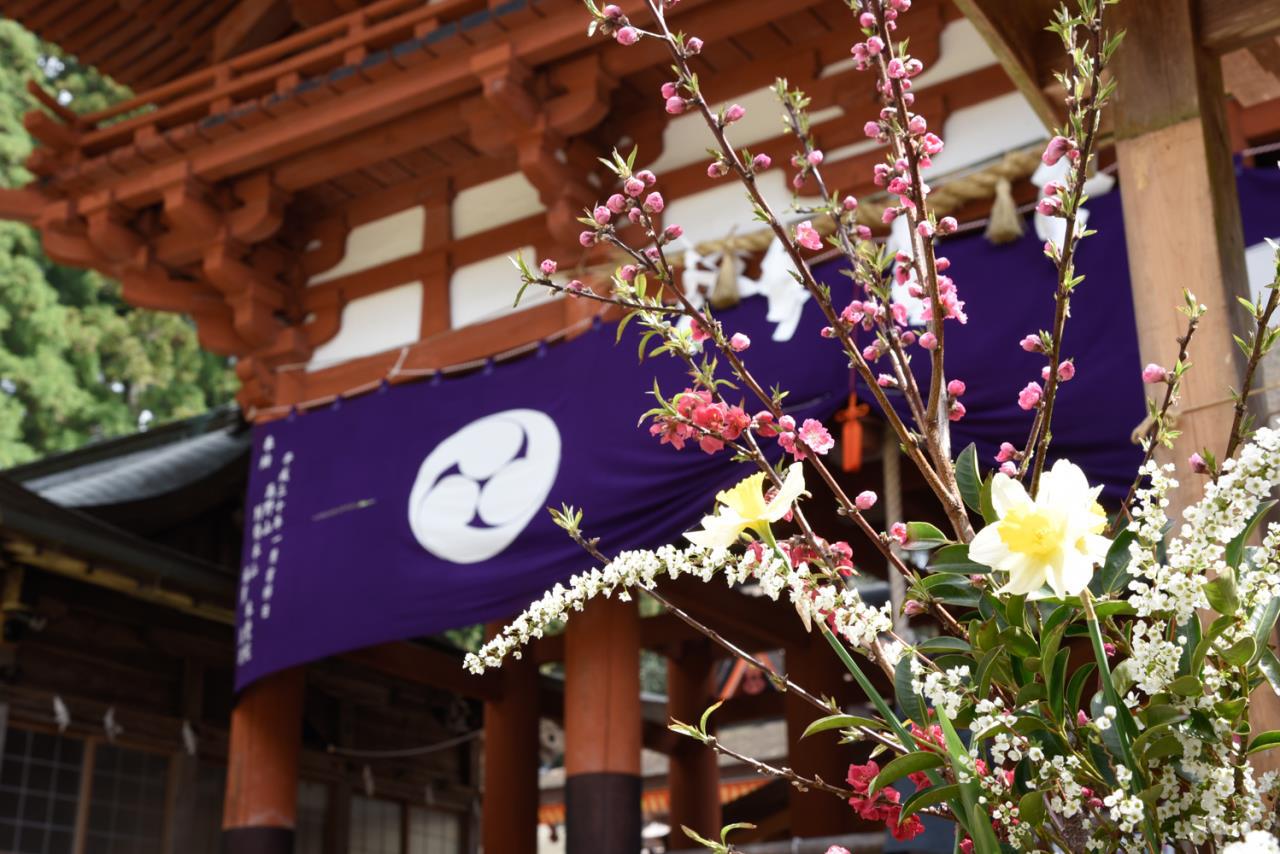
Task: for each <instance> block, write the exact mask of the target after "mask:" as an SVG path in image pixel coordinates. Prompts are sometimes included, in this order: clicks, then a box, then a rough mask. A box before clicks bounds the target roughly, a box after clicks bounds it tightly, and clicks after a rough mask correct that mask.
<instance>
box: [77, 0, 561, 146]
mask: <svg viewBox="0 0 1280 854" xmlns="http://www.w3.org/2000/svg"><path fill="white" fill-rule="evenodd" d="M535 2H537V0H441V2H436V3H424V2H423V0H381V2H379V3H375V4H373V5H371V6H369V7H367V8H364V9H361V10H359V11H356V12H351V13H349V14H347V15H344V16H342V17H339V18H335V19H334V20H332V21H329V22H327V23H324V24H321V25H319V26H316V27H311V28H309V29H307V30H304V31H302V32H300V33H296V34H294V35H292V36H289V37H288V38H285V39H281V40H280V41H278V42H274V43H272V44H270V45H266V46H264V47H261V48H259V49H257V50H253V51H250V52H249V53H246V54H244V55H242V56H237V57H235V58H233V59H230V60H228V61H226V62H223V63H220V64H218V65H214V66H210V67H209V68H205V69H202V70H200V71H198V72H195V73H193V74H189V75H187V76H185V77H181V78H179V79H177V80H174V81H171V82H169V83H166V84H164V85H163V86H160V87H157V88H155V89H151V90H148V91H146V92H143V93H142V94H140V95H138V96H136V97H134V98H130V99H129V100H127V101H123V102H121V103H119V104H115V105H113V106H111V107H109V108H107V109H105V110H100V111H98V112H95V113H89V114H86V115H83V116H79V117H78V118H76V119H75V121H74V124H73V127H74V129H75V131H76V132H77V137H78V142H79V146H78V147H79V149H80V151H81V153H82V155H83V156H84V157H85V158H93V157H96V156H99V155H102V154H105V153H107V152H109V151H111V150H113V149H115V148H118V147H120V146H122V145H128V144H131V143H132V142H133V141H134V140H135V135H136V134H138V133H139V131H143V132H144V133H146V134H151V133H164V132H165V131H168V130H171V129H173V128H176V127H180V126H182V125H186V124H190V123H192V122H198V121H201V120H206V119H209V118H211V117H214V116H217V115H219V114H224V113H229V112H231V111H232V110H234V109H235V108H237V107H243V106H245V105H247V104H250V103H254V102H258V101H259V100H260V99H263V98H269V97H270V96H273V95H279V94H285V93H287V92H288V91H290V90H292V89H295V88H297V87H299V86H302V85H303V84H304V83H307V84H311V85H313V86H314V85H316V84H319V85H326V84H327V83H329V82H332V83H333V84H335V85H340V83H341V80H342V79H344V78H347V77H351V76H354V75H361V74H364V73H366V72H369V71H372V70H373V69H375V68H377V67H379V66H383V65H385V64H387V63H391V64H393V65H406V66H407V65H409V64H416V63H419V62H422V61H425V60H427V59H430V58H432V57H434V56H438V55H441V53H442V52H443V51H439V50H438V49H437V47H436V46H438V45H439V46H441V47H443V44H444V43H445V42H452V41H453V40H454V39H456V38H462V39H464V40H465V39H466V37H467V36H466V34H467V33H468V32H471V31H476V30H481V28H483V27H485V26H486V25H489V26H493V27H500V26H501V24H500V23H499V21H500V19H502V18H504V17H506V16H508V15H510V14H512V13H514V12H518V11H520V10H522V9H528V8H530V7H531V6H532V5H533V4H534V3H535ZM481 31H482V30H481ZM454 44H456V42H455V43H454ZM454 44H450V45H449V47H448V48H444V51H448V52H453V51H455V50H456V47H454ZM328 76H334V77H335V78H336V79H334V80H333V81H327V80H326V77H328ZM138 111H143V112H141V113H140V114H138V115H135V116H132V117H128V118H125V119H123V120H121V117H123V116H128V115H129V114H130V113H134V112H138ZM144 129H145V130H144Z"/></svg>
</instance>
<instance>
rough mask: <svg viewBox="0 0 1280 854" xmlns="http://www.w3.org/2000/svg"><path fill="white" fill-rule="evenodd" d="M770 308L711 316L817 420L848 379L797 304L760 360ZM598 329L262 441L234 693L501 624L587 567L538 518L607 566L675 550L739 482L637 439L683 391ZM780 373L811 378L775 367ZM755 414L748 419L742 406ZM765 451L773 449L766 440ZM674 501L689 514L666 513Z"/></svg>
mask: <svg viewBox="0 0 1280 854" xmlns="http://www.w3.org/2000/svg"><path fill="white" fill-rule="evenodd" d="M766 311H767V301H766V300H765V299H763V298H749V299H746V300H744V301H743V303H742V304H741V305H740V306H739V307H737V308H735V309H733V310H731V311H726V312H723V313H722V314H721V315H720V316H721V318H722V319H723V320H724V322H725V324H726V325H727V327H728V328H729V329H731V330H733V331H737V332H744V333H746V334H747V335H749V336H750V337H751V338H752V340H753V342H755V343H754V344H753V346H752V348H751V351H750V353H749V354H748V356H749V357H750V360H749V361H750V364H751V368H752V371H753V372H754V373H755V374H756V375H757V377H758V378H759V379H760V380H761V382H762V383H764V384H765V386H766V387H768V386H769V385H771V384H774V383H781V382H782V381H783V380H784V378H785V379H786V380H787V388H788V389H789V391H790V396H789V397H788V398H787V403H788V410H789V411H791V412H793V413H794V414H795V415H796V416H797V417H798V418H804V417H816V418H826V417H828V416H830V415H831V414H832V413H833V412H834V411H835V410H836V409H838V408H839V407H840V406H841V405H842V404H843V402H844V401H845V399H846V398H847V395H848V389H849V374H848V369H847V367H846V365H845V362H844V360H843V359H841V358H840V356H839V355H838V354H837V353H836V352H834V351H833V347H832V344H831V342H829V341H827V340H825V339H823V338H821V337H820V336H819V334H818V333H819V330H820V329H821V328H822V323H821V314H820V312H819V311H818V310H817V307H816V306H815V305H814V304H813V303H812V302H810V303H809V304H807V305H806V306H805V307H804V309H803V313H802V315H801V317H800V324H799V327H798V328H797V330H796V332H795V335H794V338H793V340H791V341H790V342H788V343H786V344H774V343H772V342H771V340H770V339H771V336H772V335H773V334H774V332H775V330H776V326H775V325H774V323H771V322H769V321H768V320H766ZM614 340H615V328H614V327H612V326H606V327H604V328H601V329H595V330H592V331H590V332H587V333H585V334H583V335H582V336H580V337H579V338H577V339H575V340H572V341H568V342H565V343H562V344H558V345H554V346H550V347H548V348H546V349H545V350H544V351H541V352H539V353H538V354H537V355H530V356H527V357H524V358H520V359H517V360H514V361H512V362H509V363H505V364H499V365H494V366H491V367H489V368H486V369H484V370H480V371H476V372H474V373H472V374H469V375H466V376H460V377H456V378H446V379H441V380H438V381H436V380H424V381H421V382H414V383H407V384H403V385H397V386H393V387H390V388H384V389H382V390H380V391H377V392H373V393H371V394H368V395H365V396H363V397H358V398H354V399H351V400H346V401H342V402H341V403H340V404H339V405H335V406H332V407H330V408H328V409H326V410H323V411H318V412H311V413H307V414H299V415H296V416H293V417H291V418H288V419H285V420H281V421H276V422H273V423H270V424H267V425H264V426H261V427H258V428H256V431H255V437H254V456H253V463H252V470H251V473H250V481H249V492H248V498H247V503H246V512H247V514H248V518H247V520H246V532H245V533H246V536H245V548H244V568H243V570H242V573H241V586H240V605H239V609H238V626H237V629H238V631H237V639H238V642H237V653H238V654H237V664H238V667H237V674H236V683H237V687H238V688H242V687H244V686H245V685H247V684H248V683H250V682H252V681H253V680H255V679H257V678H259V677H260V676H263V675H266V674H268V673H272V672H274V671H277V670H280V669H283V668H285V667H289V666H292V665H295V664H299V663H303V662H306V661H312V660H315V659H318V658H322V657H324V656H327V655H332V654H335V653H340V652H344V651H347V650H351V649H356V648H359V647H363V646H368V645H371V644H376V643H381V642H384V641H390V640H399V639H404V638H409V637H415V636H421V635H427V634H432V633H435V632H439V631H442V630H444V629H448V628H454V627H457V626H465V625H470V624H474V623H479V622H483V621H486V620H491V619H496V618H500V617H507V616H511V615H512V614H515V613H516V612H518V611H519V610H521V609H522V608H524V607H525V606H526V605H528V603H529V602H531V601H532V600H534V599H536V598H537V597H538V596H539V595H541V593H542V591H543V590H545V589H546V588H547V587H550V586H551V585H553V584H555V583H556V582H557V581H563V580H565V579H566V578H567V577H568V576H569V575H571V574H573V573H574V572H576V571H579V570H582V569H584V568H586V567H587V566H588V565H589V564H590V558H588V557H587V556H586V555H585V554H584V553H583V552H582V551H581V549H580V548H579V547H578V546H576V545H575V544H574V543H573V542H572V541H571V540H570V539H569V538H568V537H567V536H566V535H565V533H564V532H563V531H561V530H560V529H559V528H557V527H556V526H555V525H554V523H553V522H552V521H551V518H550V515H549V513H548V512H547V507H549V506H554V507H558V506H559V505H560V504H561V503H570V504H574V505H576V506H580V507H584V508H585V509H586V519H585V527H586V528H587V530H588V531H589V532H590V533H591V534H592V535H593V536H599V537H601V538H602V540H603V543H604V544H605V547H606V548H608V549H609V550H610V551H611V552H616V551H618V550H620V549H628V548H639V547H645V546H654V545H658V544H660V543H663V542H670V541H674V540H676V539H677V538H678V537H679V536H680V534H681V533H682V532H684V531H685V530H688V529H689V528H690V527H692V526H693V525H694V523H696V522H697V520H698V519H699V518H700V516H701V514H702V513H704V512H706V511H707V510H708V509H709V507H710V504H709V500H710V497H711V496H712V495H714V493H715V492H716V490H718V489H722V488H724V487H725V486H727V485H728V484H730V483H731V482H733V481H734V480H736V479H738V478H740V477H742V469H741V467H740V466H739V465H736V464H734V463H733V462H732V460H731V458H730V455H729V454H728V453H720V454H717V455H714V456H708V455H706V454H703V453H702V452H701V451H699V450H698V448H697V446H696V445H693V446H689V447H686V448H685V450H684V451H682V452H676V451H674V450H672V448H670V447H669V446H666V445H660V444H659V442H658V440H657V439H656V438H654V437H651V436H650V435H649V434H648V430H647V429H645V428H642V427H638V426H637V421H638V419H639V416H640V414H641V413H642V412H644V411H645V410H647V409H648V408H650V407H651V406H652V401H653V399H652V397H651V396H650V392H651V391H652V389H653V379H654V375H655V373H656V374H657V376H658V378H659V381H660V384H661V387H662V390H663V392H664V394H667V395H670V394H674V393H675V392H678V391H680V390H682V389H683V388H684V387H685V386H686V385H687V376H686V374H685V372H684V371H683V370H681V368H680V365H679V364H678V363H677V362H676V361H675V360H674V359H671V358H669V357H658V358H655V359H653V360H650V361H647V362H645V363H644V364H640V363H639V362H638V360H637V351H636V347H637V343H638V340H639V339H638V337H637V334H636V333H635V332H634V331H633V329H628V330H627V333H626V334H625V335H624V336H623V339H622V342H621V343H619V344H615V343H614ZM784 361H785V362H786V363H788V364H791V365H804V366H806V368H805V370H803V371H794V370H791V371H788V370H785V369H784ZM748 408H749V411H754V409H752V408H751V406H750V404H748ZM767 444H768V445H769V448H768V449H767V450H768V451H769V452H771V453H776V452H777V449H776V445H775V444H774V443H773V442H769V443H767ZM673 497H684V499H685V500H684V501H681V502H673V500H672V499H673Z"/></svg>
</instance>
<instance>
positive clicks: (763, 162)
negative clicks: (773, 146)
mask: <svg viewBox="0 0 1280 854" xmlns="http://www.w3.org/2000/svg"><path fill="white" fill-rule="evenodd" d="M772 165H773V159H772V158H770V157H769V155H767V154H757V155H756V156H755V157H753V158H751V168H752V169H753V170H754V171H756V172H763V171H764V170H766V169H768V168H769V167H770V166H772Z"/></svg>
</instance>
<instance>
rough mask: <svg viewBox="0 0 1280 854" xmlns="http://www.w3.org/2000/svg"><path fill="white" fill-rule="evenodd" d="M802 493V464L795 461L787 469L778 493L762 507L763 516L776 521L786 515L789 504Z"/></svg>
mask: <svg viewBox="0 0 1280 854" xmlns="http://www.w3.org/2000/svg"><path fill="white" fill-rule="evenodd" d="M803 494H804V466H802V465H800V464H799V463H796V464H795V465H793V466H791V468H789V469H787V476H786V478H784V479H783V481H782V488H781V489H779V490H778V494H777V495H775V496H774V497H773V500H772V501H770V502H769V503H768V505H766V506H765V508H764V513H763V514H762V516H763V518H765V519H768V520H769V521H770V522H776V521H778V520H779V519H781V518H782V517H783V516H785V515H787V511H789V510H790V509H791V505H792V504H795V503H796V500H797V499H798V498H799V497H800V496H801V495H803Z"/></svg>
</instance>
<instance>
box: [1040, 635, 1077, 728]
mask: <svg viewBox="0 0 1280 854" xmlns="http://www.w3.org/2000/svg"><path fill="white" fill-rule="evenodd" d="M1070 658H1071V650H1069V649H1063V650H1059V651H1058V656H1057V658H1056V659H1055V661H1054V663H1053V669H1052V670H1051V671H1049V672H1048V674H1047V675H1048V680H1049V708H1050V709H1052V710H1053V715H1054V718H1055V719H1056V720H1058V721H1062V720H1063V719H1064V718H1065V717H1066V710H1065V708H1064V700H1065V697H1066V682H1067V662H1068V661H1069V660H1070ZM1046 660H1047V659H1046Z"/></svg>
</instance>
